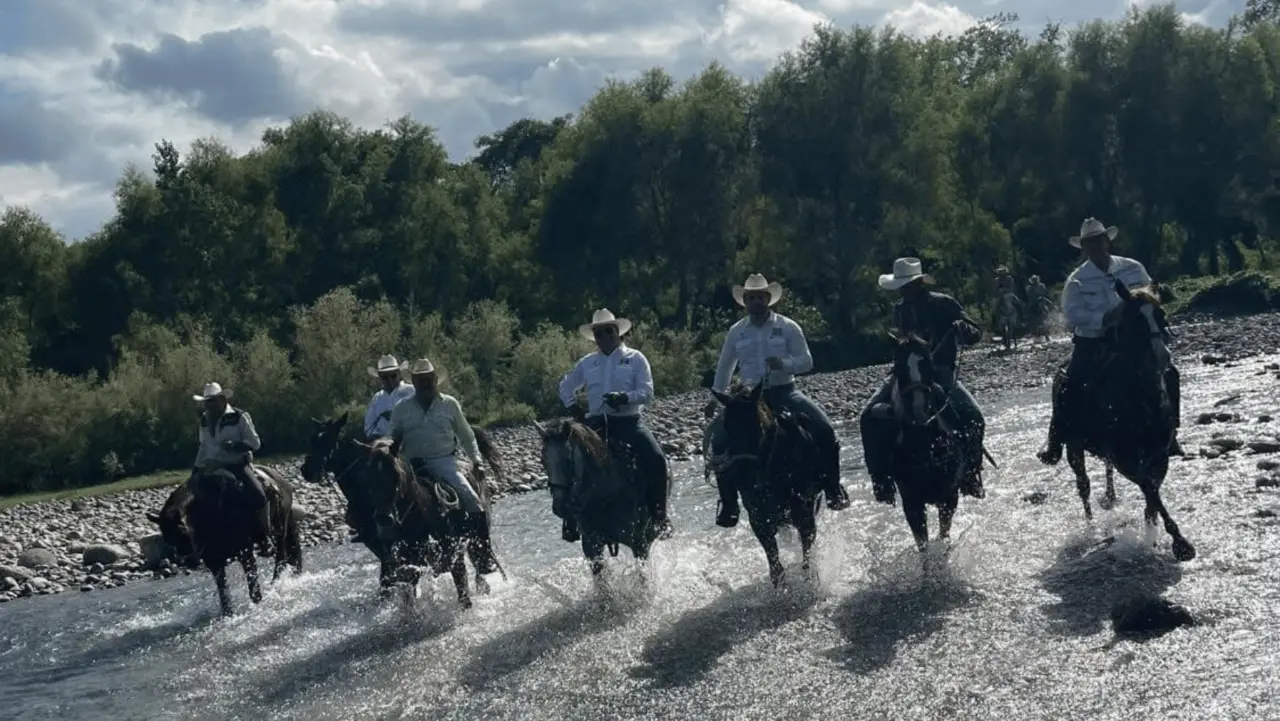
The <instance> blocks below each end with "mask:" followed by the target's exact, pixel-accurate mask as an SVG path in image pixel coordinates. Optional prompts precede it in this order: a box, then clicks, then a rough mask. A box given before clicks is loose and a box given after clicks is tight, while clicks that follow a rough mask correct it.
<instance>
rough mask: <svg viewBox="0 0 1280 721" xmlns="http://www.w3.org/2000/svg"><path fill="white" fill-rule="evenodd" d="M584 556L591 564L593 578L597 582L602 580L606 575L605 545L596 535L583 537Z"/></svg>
mask: <svg viewBox="0 0 1280 721" xmlns="http://www.w3.org/2000/svg"><path fill="white" fill-rule="evenodd" d="M582 556H583V558H586V559H587V561H589V562H590V563H591V576H592V578H595V579H596V580H600V577H601V574H603V573H604V569H605V565H604V544H603V543H601V542H600V539H598V538H596V537H595V536H594V535H588V534H584V535H583V536H582Z"/></svg>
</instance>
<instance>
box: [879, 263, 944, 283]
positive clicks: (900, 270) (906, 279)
mask: <svg viewBox="0 0 1280 721" xmlns="http://www.w3.org/2000/svg"><path fill="white" fill-rule="evenodd" d="M921 278H923V279H924V282H926V283H932V282H933V276H931V275H929V274H928V273H925V272H924V270H923V269H922V266H921V264H920V259H919V258H898V259H897V260H895V261H893V272H892V273H889V274H888V275H882V276H880V287H881V288H884V289H885V290H897V289H899V288H901V287H902V286H904V285H906V284H908V283H912V282H915V281H917V280H920V279H921Z"/></svg>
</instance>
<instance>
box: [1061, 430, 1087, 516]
mask: <svg viewBox="0 0 1280 721" xmlns="http://www.w3.org/2000/svg"><path fill="white" fill-rule="evenodd" d="M1067 465H1069V466H1071V471H1072V472H1073V473H1075V474H1076V492H1077V493H1079V494H1080V502H1081V503H1083V504H1084V518H1085V520H1086V521H1092V520H1093V504H1091V503H1089V493H1090V488H1089V472H1088V471H1087V470H1086V469H1085V465H1084V449H1083V448H1081V447H1080V446H1078V445H1076V444H1074V443H1068V444H1067Z"/></svg>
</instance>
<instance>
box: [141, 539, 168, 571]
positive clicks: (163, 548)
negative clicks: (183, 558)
mask: <svg viewBox="0 0 1280 721" xmlns="http://www.w3.org/2000/svg"><path fill="white" fill-rule="evenodd" d="M138 550H139V555H141V556H142V562H143V563H144V564H146V566H147V568H154V567H156V566H159V565H160V564H161V563H164V561H165V559H166V558H168V557H169V554H170V549H169V544H167V543H165V542H164V536H161V535H160V534H159V533H152V534H150V535H147V536H143V537H142V538H139V539H138Z"/></svg>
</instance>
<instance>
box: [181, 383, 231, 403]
mask: <svg viewBox="0 0 1280 721" xmlns="http://www.w3.org/2000/svg"><path fill="white" fill-rule="evenodd" d="M191 397H192V398H193V399H195V400H197V401H199V402H201V403H204V402H205V401H207V400H209V399H210V398H218V397H222V398H227V399H230V398H231V389H230V388H223V387H222V386H221V385H219V384H217V383H205V384H204V392H203V393H201V394H200V395H197V396H191Z"/></svg>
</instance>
